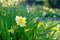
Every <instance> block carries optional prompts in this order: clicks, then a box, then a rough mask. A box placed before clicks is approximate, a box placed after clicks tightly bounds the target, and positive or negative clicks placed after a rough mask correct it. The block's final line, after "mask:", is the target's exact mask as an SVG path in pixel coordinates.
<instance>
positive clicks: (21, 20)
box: [15, 16, 26, 27]
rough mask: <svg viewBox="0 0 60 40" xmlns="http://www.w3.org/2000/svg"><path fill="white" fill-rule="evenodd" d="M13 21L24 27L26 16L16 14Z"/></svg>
mask: <svg viewBox="0 0 60 40" xmlns="http://www.w3.org/2000/svg"><path fill="white" fill-rule="evenodd" d="M15 21H16V23H17V25H20V26H21V27H24V26H25V24H26V18H25V17H22V16H16V18H15Z"/></svg>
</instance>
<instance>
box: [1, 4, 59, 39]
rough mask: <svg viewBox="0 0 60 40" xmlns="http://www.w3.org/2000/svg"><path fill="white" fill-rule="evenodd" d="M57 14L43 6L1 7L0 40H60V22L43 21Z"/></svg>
mask: <svg viewBox="0 0 60 40" xmlns="http://www.w3.org/2000/svg"><path fill="white" fill-rule="evenodd" d="M56 13H58V12H56V11H55V10H54V9H49V8H47V7H45V8H44V7H42V6H32V7H30V6H25V5H23V4H20V5H18V6H13V7H2V6H0V40H60V21H59V20H50V19H46V20H42V19H43V18H44V17H47V18H50V17H54V18H56V17H57V16H55V15H56ZM46 15H47V16H46ZM51 15H53V16H51Z"/></svg>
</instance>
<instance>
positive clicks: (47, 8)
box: [43, 6, 55, 13]
mask: <svg viewBox="0 0 60 40" xmlns="http://www.w3.org/2000/svg"><path fill="white" fill-rule="evenodd" d="M43 9H44V10H46V11H49V12H51V13H55V10H54V9H52V8H49V7H46V6H43Z"/></svg>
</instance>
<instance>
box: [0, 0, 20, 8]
mask: <svg viewBox="0 0 60 40" xmlns="http://www.w3.org/2000/svg"><path fill="white" fill-rule="evenodd" d="M0 3H1V4H2V7H8V6H13V5H17V4H18V3H19V0H0Z"/></svg>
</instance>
